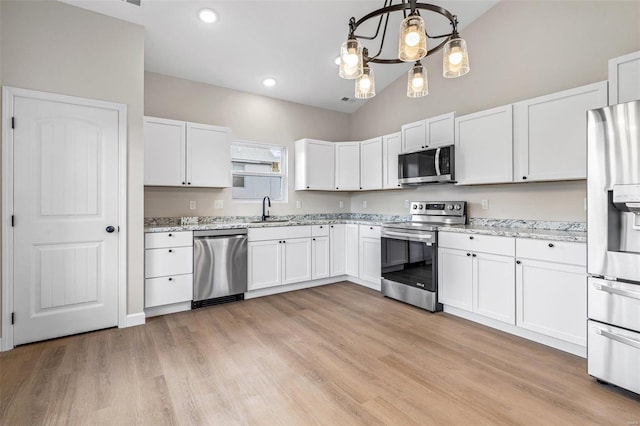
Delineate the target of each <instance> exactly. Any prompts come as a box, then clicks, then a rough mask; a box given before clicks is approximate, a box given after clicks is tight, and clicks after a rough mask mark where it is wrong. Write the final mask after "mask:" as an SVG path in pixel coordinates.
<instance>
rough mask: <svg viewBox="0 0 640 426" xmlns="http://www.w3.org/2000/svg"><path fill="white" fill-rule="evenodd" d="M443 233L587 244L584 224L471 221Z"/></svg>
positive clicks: (444, 229) (501, 220)
mask: <svg viewBox="0 0 640 426" xmlns="http://www.w3.org/2000/svg"><path fill="white" fill-rule="evenodd" d="M439 230H440V231H442V232H458V233H465V234H478V235H494V236H500V237H517V238H531V239H538V240H553V241H569V242H579V243H586V242H587V232H586V224H585V223H583V222H550V221H534V220H514V219H473V218H472V219H471V220H470V223H469V225H450V226H442V227H440V228H439Z"/></svg>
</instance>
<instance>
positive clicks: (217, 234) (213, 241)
mask: <svg viewBox="0 0 640 426" xmlns="http://www.w3.org/2000/svg"><path fill="white" fill-rule="evenodd" d="M245 291H247V230H246V229H225V230H215V231H194V232H193V301H192V302H191V309H196V308H201V307H203V306H210V305H217V304H219V303H225V302H232V301H235V300H243V299H244V292H245Z"/></svg>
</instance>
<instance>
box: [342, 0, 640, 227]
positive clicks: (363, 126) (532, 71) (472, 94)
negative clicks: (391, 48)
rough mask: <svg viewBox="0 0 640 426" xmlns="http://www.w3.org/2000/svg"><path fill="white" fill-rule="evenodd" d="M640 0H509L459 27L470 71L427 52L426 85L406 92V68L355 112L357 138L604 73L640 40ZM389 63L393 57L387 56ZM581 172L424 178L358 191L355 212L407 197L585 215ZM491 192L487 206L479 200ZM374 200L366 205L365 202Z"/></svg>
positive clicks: (536, 213)
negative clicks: (520, 179) (491, 182)
mask: <svg viewBox="0 0 640 426" xmlns="http://www.w3.org/2000/svg"><path fill="white" fill-rule="evenodd" d="M639 22H640V2H638V1H553V2H551V1H509V0H503V1H501V2H500V3H498V4H497V5H496V6H495V7H493V8H492V9H490V10H489V11H488V12H487V13H485V14H484V15H483V16H481V17H480V18H479V19H478V20H477V21H475V22H473V23H472V24H471V25H469V26H468V27H467V28H465V29H464V30H462V32H461V34H462V37H463V38H465V39H466V40H467V44H468V48H469V56H470V65H471V72H470V73H469V74H467V75H466V76H463V77H461V78H457V79H445V78H443V77H442V64H441V61H442V53H436V54H435V55H434V56H433V57H429V58H428V59H427V60H426V61H423V62H424V63H426V66H427V68H428V72H429V95H428V96H426V97H424V98H417V99H410V98H407V97H406V94H405V93H406V77H405V76H403V77H401V78H399V79H398V80H396V81H395V82H394V83H392V84H391V85H390V86H389V87H387V88H386V89H385V90H384V91H383V92H382V93H379V94H378V95H377V96H376V97H375V98H373V99H372V100H371V101H369V102H368V103H367V104H365V105H364V106H363V107H362V108H360V109H359V110H358V111H357V112H355V113H354V114H352V118H351V138H352V139H354V140H359V139H366V138H369V137H373V136H377V135H382V134H387V133H391V132H395V131H398V130H400V126H401V125H402V124H404V123H410V122H412V121H416V120H420V119H422V118H427V117H430V116H434V115H438V114H441V113H445V112H449V111H456V112H457V113H458V114H460V115H464V114H468V113H472V112H475V111H481V110H484V109H488V108H492V107H495V106H499V105H504V104H508V103H512V102H515V101H519V100H523V99H527V98H531V97H535V96H539V95H544V94H548V93H553V92H556V91H560V90H564V89H569V88H572V87H577V86H581V85H584V84H588V83H593V82H596V81H601V80H606V79H607V63H608V60H609V59H610V58H614V57H616V56H620V55H623V54H626V53H630V52H633V51H637V50H640V25H639V24H638V23H639ZM386 66H389V65H386ZM585 196H586V184H585V183H584V181H583V182H573V183H571V182H564V183H544V184H543V183H540V184H511V185H500V186H487V185H483V186H478V187H467V188H461V187H454V186H453V185H446V186H427V187H423V188H421V189H419V190H402V191H393V193H392V194H389V193H388V192H384V193H383V192H376V193H358V194H354V196H353V197H352V211H354V212H382V211H384V212H387V211H388V212H392V213H401V212H403V211H404V210H405V208H404V200H406V199H419V200H423V199H424V200H427V199H446V200H451V199H462V200H468V201H469V202H470V203H471V205H470V207H471V209H470V211H471V216H473V217H496V218H527V219H547V220H579V221H584V220H585V210H584V205H583V199H584V197H585ZM482 199H488V200H489V201H490V208H489V210H481V209H480V207H479V203H480V200H482ZM365 200H366V201H367V204H368V208H367V209H364V208H363V207H362V201H365Z"/></svg>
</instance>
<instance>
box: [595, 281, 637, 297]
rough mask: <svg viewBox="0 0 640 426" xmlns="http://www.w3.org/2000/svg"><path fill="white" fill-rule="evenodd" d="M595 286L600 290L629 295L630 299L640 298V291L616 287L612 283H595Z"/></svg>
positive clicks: (624, 295)
mask: <svg viewBox="0 0 640 426" xmlns="http://www.w3.org/2000/svg"><path fill="white" fill-rule="evenodd" d="M593 288H595V289H596V290H600V291H605V292H607V293H611V294H617V295H618V296H623V297H628V298H630V299H636V300H640V293H638V292H635V291H630V290H623V289H621V288H615V287H612V286H610V285H606V284H601V283H593Z"/></svg>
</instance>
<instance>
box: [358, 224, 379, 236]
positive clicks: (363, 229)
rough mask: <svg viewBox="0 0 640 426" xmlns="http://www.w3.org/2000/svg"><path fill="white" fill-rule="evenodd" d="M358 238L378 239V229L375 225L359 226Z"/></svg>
mask: <svg viewBox="0 0 640 426" xmlns="http://www.w3.org/2000/svg"><path fill="white" fill-rule="evenodd" d="M360 238H380V227H379V226H376V225H360Z"/></svg>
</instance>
